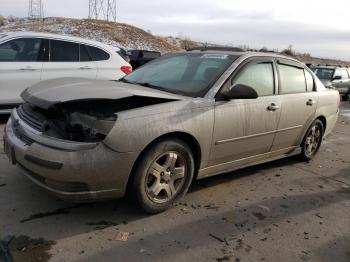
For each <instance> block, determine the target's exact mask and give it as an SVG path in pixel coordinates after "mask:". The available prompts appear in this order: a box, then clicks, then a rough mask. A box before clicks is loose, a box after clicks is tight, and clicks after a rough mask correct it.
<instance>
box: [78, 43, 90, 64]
mask: <svg viewBox="0 0 350 262" xmlns="http://www.w3.org/2000/svg"><path fill="white" fill-rule="evenodd" d="M79 48H80V61H81V62H88V61H91V57H90V55H89V52H88V50H87V46H86V45H79Z"/></svg>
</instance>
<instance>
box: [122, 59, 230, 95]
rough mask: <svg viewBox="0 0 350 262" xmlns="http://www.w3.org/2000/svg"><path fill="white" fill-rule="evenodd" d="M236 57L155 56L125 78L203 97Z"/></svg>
mask: <svg viewBox="0 0 350 262" xmlns="http://www.w3.org/2000/svg"><path fill="white" fill-rule="evenodd" d="M236 58H237V56H234V55H229V54H208V53H206V54H203V53H183V54H171V55H165V56H163V57H161V58H158V59H156V60H154V61H152V62H150V63H148V64H146V65H145V66H143V67H141V68H139V69H138V70H136V71H134V72H133V73H131V74H130V75H128V76H126V77H125V78H124V81H128V82H131V83H136V84H141V85H143V86H147V87H150V88H156V89H159V90H162V91H166V92H170V93H175V94H181V95H185V96H191V97H199V96H204V95H205V94H206V93H207V91H208V90H209V88H210V87H211V86H212V85H213V84H214V83H215V81H216V80H217V79H218V78H219V77H220V76H221V75H222V74H223V73H224V72H225V70H226V69H227V68H228V67H229V66H230V65H231V64H232V62H233V61H234V60H235V59H236Z"/></svg>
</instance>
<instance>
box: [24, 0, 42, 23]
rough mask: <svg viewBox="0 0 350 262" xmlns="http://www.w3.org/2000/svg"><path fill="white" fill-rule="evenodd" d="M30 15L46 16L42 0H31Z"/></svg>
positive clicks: (31, 16)
mask: <svg viewBox="0 0 350 262" xmlns="http://www.w3.org/2000/svg"><path fill="white" fill-rule="evenodd" d="M28 17H29V18H33V19H37V18H43V17H44V8H43V2H42V0H29V9H28Z"/></svg>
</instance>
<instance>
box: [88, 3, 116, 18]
mask: <svg viewBox="0 0 350 262" xmlns="http://www.w3.org/2000/svg"><path fill="white" fill-rule="evenodd" d="M89 19H96V20H98V19H102V20H107V21H114V22H116V21H117V4H116V0H89Z"/></svg>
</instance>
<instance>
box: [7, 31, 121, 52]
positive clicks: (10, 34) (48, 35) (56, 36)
mask: <svg viewBox="0 0 350 262" xmlns="http://www.w3.org/2000/svg"><path fill="white" fill-rule="evenodd" d="M1 34H2V35H6V38H14V37H43V38H54V39H58V40H67V41H73V42H79V43H84V44H90V45H94V46H98V47H101V48H105V49H109V50H111V48H113V50H114V51H115V50H117V51H119V47H116V46H112V45H107V44H104V43H101V42H98V41H93V40H88V39H85V38H81V37H75V36H70V35H61V34H53V33H44V32H31V31H26V32H22V31H16V32H1ZM0 39H1V38H0Z"/></svg>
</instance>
